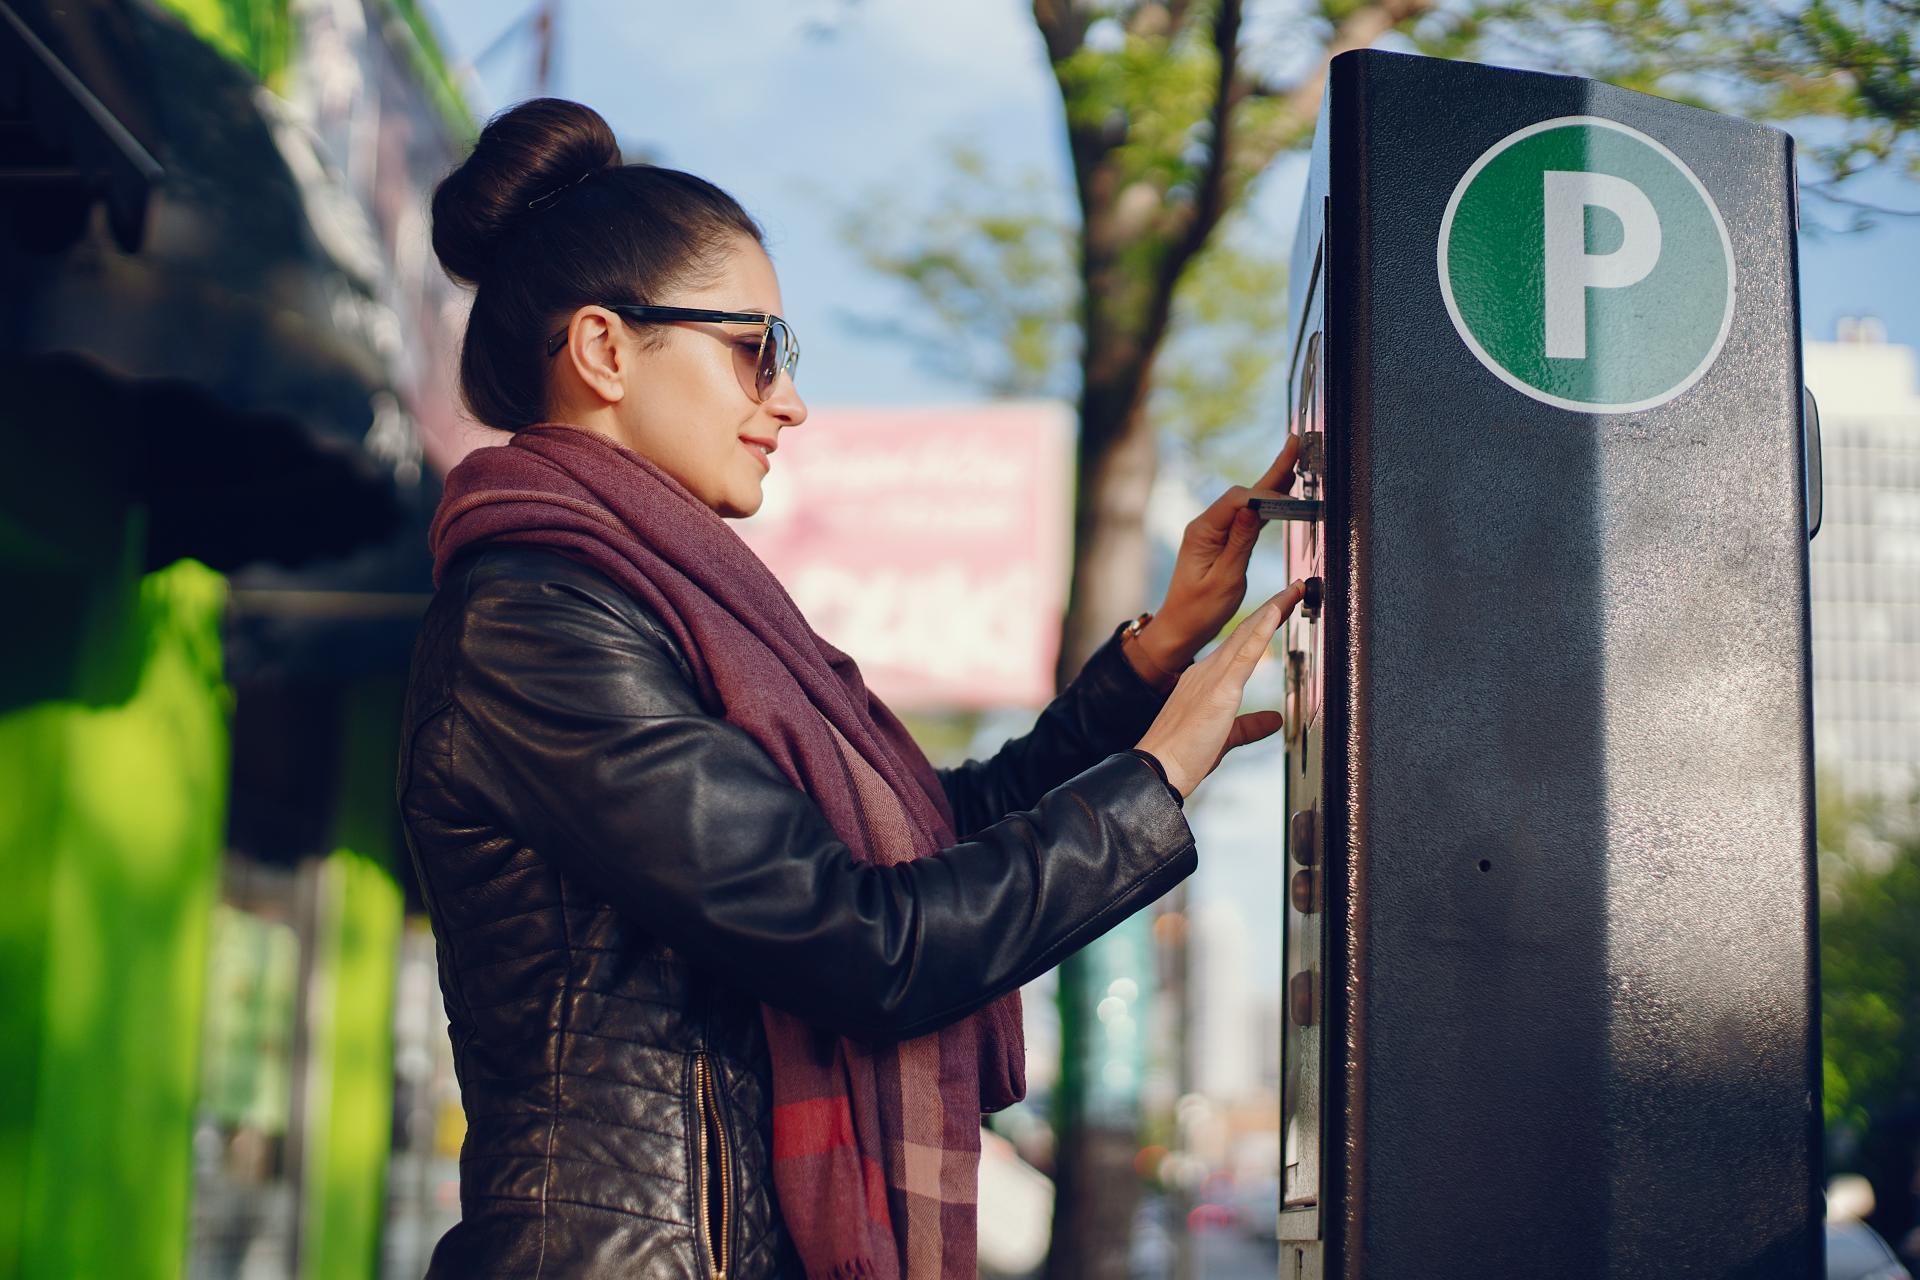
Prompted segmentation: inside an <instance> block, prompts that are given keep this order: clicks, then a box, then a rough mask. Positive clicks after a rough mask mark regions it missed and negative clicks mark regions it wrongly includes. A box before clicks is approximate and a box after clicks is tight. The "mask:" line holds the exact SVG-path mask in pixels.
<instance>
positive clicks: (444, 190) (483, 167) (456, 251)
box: [433, 98, 620, 284]
mask: <svg viewBox="0 0 1920 1280" xmlns="http://www.w3.org/2000/svg"><path fill="white" fill-rule="evenodd" d="M619 163H620V144H619V143H618V142H617V141H616V140H615V138H614V136H613V130H612V128H611V127H609V126H608V124H607V122H606V121H605V120H604V119H602V118H601V115H600V113H599V112H597V111H595V110H594V109H593V108H592V107H588V106H583V105H581V104H580V103H578V102H569V101H568V100H567V99H565V98H531V99H529V100H527V101H526V102H522V103H520V104H519V105H517V106H514V107H509V108H508V109H507V110H505V111H503V112H501V113H500V114H498V115H496V116H494V117H493V118H492V119H491V120H489V121H488V122H487V126H486V128H484V129H482V130H481V131H480V137H479V139H478V141H476V142H475V143H474V144H473V151H472V153H471V154H469V155H468V156H467V158H466V160H465V161H464V162H463V163H462V164H461V165H460V167H459V168H457V169H455V170H454V171H453V172H452V173H449V174H448V175H447V176H446V177H445V178H442V179H441V180H440V185H439V186H437V187H435V188H434V192H433V251H434V253H435V254H436V255H437V256H438V257H439V259H440V265H441V266H442V267H445V268H446V271H447V274H448V275H450V276H452V277H453V278H454V279H455V280H458V281H461V282H462V283H465V284H478V283H479V281H480V278H481V277H482V276H483V275H484V274H485V273H486V269H487V266H488V264H490V263H491V262H493V261H494V260H495V258H496V256H497V254H498V252H499V249H500V245H501V242H502V238H503V237H504V236H506V235H507V234H508V233H509V232H511V231H512V230H513V229H514V227H515V226H516V225H517V224H518V223H519V222H520V220H521V219H522V218H524V217H526V216H527V215H528V214H529V213H533V212H536V211H533V210H529V209H528V208H527V203H528V201H530V200H533V199H535V198H537V197H539V196H541V195H543V194H545V193H547V192H549V191H552V190H554V189H555V188H557V187H562V186H565V185H569V184H571V183H573V182H575V181H576V180H578V179H579V178H580V177H581V175H583V174H587V173H592V172H595V171H597V170H600V169H606V168H610V167H613V166H616V165H618V164H619Z"/></svg>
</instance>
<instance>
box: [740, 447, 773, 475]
mask: <svg viewBox="0 0 1920 1280" xmlns="http://www.w3.org/2000/svg"><path fill="white" fill-rule="evenodd" d="M740 447H741V448H742V449H745V450H746V451H747V452H748V453H750V454H752V455H753V456H754V457H756V458H758V459H759V460H760V466H761V469H762V470H765V471H771V470H773V459H771V458H769V457H768V456H767V455H766V454H764V453H762V452H760V446H759V445H757V444H751V443H749V442H748V441H745V440H742V441H741V442H740Z"/></svg>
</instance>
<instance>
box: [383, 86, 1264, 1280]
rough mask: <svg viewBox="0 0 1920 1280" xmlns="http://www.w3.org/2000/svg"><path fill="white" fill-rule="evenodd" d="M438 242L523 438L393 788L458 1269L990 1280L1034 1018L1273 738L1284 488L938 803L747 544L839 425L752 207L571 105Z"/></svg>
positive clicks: (480, 530) (456, 586) (450, 618)
mask: <svg viewBox="0 0 1920 1280" xmlns="http://www.w3.org/2000/svg"><path fill="white" fill-rule="evenodd" d="M433 243H434V249H435V251H436V252H437V253H438V254H439V256H440V260H441V262H442V264H443V265H444V266H445V267H446V269H447V270H448V272H449V273H450V274H452V275H453V276H454V277H455V278H456V279H458V280H461V281H463V282H466V283H470V284H472V285H474V286H475V290H476V292H475V297H474V303H473V309H472V313H471V316H470V318H469V320H468V328H467V335H466V341H465V346H464V350H463V352H462V358H461V379H462V385H463V390H464V392H465V395H466V398H467V401H468V404H469V406H470V408H471V409H472V411H473V412H474V414H475V415H476V416H477V417H478V418H480V419H481V420H482V421H484V422H488V423H491V424H493V425H496V426H500V427H504V428H507V429H509V430H512V431H514V432H515V435H514V437H513V440H512V442H511V443H510V444H509V445H506V446H502V447H496V448H487V449H480V450H476V451H475V452H474V453H473V454H472V455H470V456H469V457H468V458H467V459H466V460H465V461H463V462H462V463H461V464H460V465H459V466H457V467H455V468H454V469H453V471H452V472H450V473H449V475H448V477H447V485H446V494H445V497H444V499H443V501H442V504H441V507H440V510H439V512H438V513H437V515H436V517H435V520H434V524H433V528H432V531H431V535H430V536H431V542H432V545H433V551H434V559H435V580H436V585H437V587H438V592H437V594H436V596H435V598H434V601H433V604H432V606H431V608H430V609H429V610H428V613H427V616H426V618H425V620H424V623H423V625H422V628H421V632H420V636H419V640H418V642H417V646H416V649H415V654H414V663H413V670H412V674H411V677H410V680H409V687H408V694H407V705H406V712H405V715H406V735H405V739H404V741H405V743H406V746H405V748H404V751H403V755H402V760H401V763H400V773H399V779H398V794H399V800H400V804H401V809H402V813H403V816H404V819H405V823H406V829H407V837H408V845H409V849H410V851H411V854H412V856H413V859H414V864H415V866H416V868H417V870H418V873H419V879H420V884H421V886H422V889H423V891H424V894H425V897H426V901H427V906H428V910H429V912H430V914H431V916H432V920H433V925H434V931H435V936H436V938H437V940H438V946H439V956H440V974H441V984H442V989H443V991H444V992H445V995H446V1003H447V1012H448V1018H449V1022H450V1026H449V1035H450V1036H451V1037H452V1040H453V1047H454V1058H455V1064H456V1067H457V1070H458V1074H459V1079H460V1088H461V1100H462V1102H463V1104H464V1106H465V1108H466V1114H467V1120H468V1126H469V1127H468V1132H467V1138H466V1142H465V1144H464V1146H463V1149H462V1152H461V1187H460V1189H461V1206H462V1212H463V1215H464V1217H463V1219H462V1221H461V1222H460V1224H459V1225H458V1226H456V1227H455V1228H454V1229H453V1230H451V1231H449V1232H448V1233H447V1235H446V1237H445V1238H444V1239H442V1240H441V1242H440V1244H439V1246H438V1248H437V1249H436V1250H435V1253H434V1258H433V1265H432V1269H431V1273H430V1274H432V1275H436V1276H460V1277H469V1276H479V1275H489V1276H492V1275H533V1276H555V1277H559V1276H567V1277H573V1276H645V1277H682V1276H685V1277H692V1276H700V1277H705V1278H709V1280H710V1278H711V1277H717V1276H732V1277H736V1278H738V1280H760V1278H762V1277H776V1276H778V1277H788V1276H791V1277H798V1276H802V1275H804V1276H809V1277H815V1278H816V1280H818V1278H820V1277H832V1278H834V1280H856V1278H859V1280H864V1278H867V1277H910V1278H913V1280H920V1278H923V1277H948V1278H959V1277H966V1278H968V1280H970V1278H971V1277H972V1276H973V1274H974V1213H973V1199H974V1190H975V1185H976V1175H977V1163H978V1154H979V1130H978V1122H979V1115H980V1113H981V1112H982V1111H991V1110H995V1109H998V1108H1000V1107H1004V1106H1006V1105H1008V1104H1009V1103H1011V1102H1013V1101H1015V1100H1017V1099H1018V1098H1019V1097H1020V1096H1021V1094H1022V1092H1023V1091H1024V1087H1025V1084H1024V1079H1023V1076H1022V1057H1021V1054H1022V1047H1021V1043H1020V1030H1019V1028H1020V1023H1019V1004H1018V995H1017V990H1016V989H1017V987H1018V986H1019V984H1021V983H1022V982H1025V981H1026V980H1028V979H1030V978H1032V977H1034V976H1035V975H1036V974H1038V973H1040V972H1042V971H1043V970H1045V969H1046V968H1048V967H1050V966H1052V965H1054V964H1057V963H1058V962H1059V960H1060V959H1061V958H1062V957H1063V956H1065V955H1066V954H1068V953H1069V952H1070V951H1072V950H1073V949H1075V948H1077V947H1079V946H1081V945H1084V944H1085V943H1086V942H1088V941H1089V940H1091V939H1092V938H1094V937H1097V936H1098V935H1099V934H1100V933H1102V932H1103V931H1105V930H1106V929H1108V928H1110V927H1111V926H1113V925H1114V924H1116V923H1118V922H1119V921H1120V920H1121V919H1123V918H1124V917H1125V916H1126V915H1128V914H1129V913H1131V912H1133V911H1135V910H1137V909H1139V908H1140V907H1142V906H1144V905H1146V904H1147V903H1148V902H1150V901H1152V900H1153V899H1154V898H1155V897H1157V896H1158V895H1159V894H1161V893H1163V892H1164V891H1165V890H1166V889H1168V888H1169V887H1171V886H1172V885H1173V884H1175V883H1176V882H1177V881H1178V880H1179V879H1180V878H1181V877H1183V876H1185V875H1186V874H1188V873H1189V872H1190V871H1191V870H1192V869H1193V867H1194V864H1195V853H1194V846H1193V838H1192V834H1191V832H1190V831H1189V830H1188V828H1187V825H1186V822H1185V820H1184V818H1183V817H1182V812H1181V804H1182V802H1183V801H1184V799H1185V798H1186V796H1188V795H1190V794H1191V793H1192V791H1193V788H1194V787H1195V786H1196V785H1197V784H1198V783H1199V782H1200V780H1201V779H1202V778H1204V777H1205V776H1206V775H1207V774H1208V773H1210V772H1211V771H1212V769H1213V767H1214V766H1215V765H1216V764H1217V763H1218V761H1219V759H1220V757H1221V756H1222V755H1223V754H1224V753H1225V751H1226V750H1228V749H1230V748H1231V747H1233V746H1236V745H1239V744H1240V743H1243V742H1250V741H1254V740H1256V739H1258V738H1262V737H1265V736H1267V735H1268V734H1270V733H1272V732H1274V731H1275V730H1276V729H1278V728H1279V727H1280V716H1279V714H1278V713H1276V712H1272V711H1256V712H1252V713H1249V714H1247V715H1238V714H1237V712H1238V708H1239V705H1240V699H1241V694H1242V690H1243V687H1244V685H1245V683H1246V679H1247V676H1248V674H1249V673H1250V672H1251V671H1252V669H1253V667H1254V665H1255V664H1256V663H1257V662H1258V660H1259V658H1260V655H1261V654H1262V653H1263V652H1264V651H1265V648H1266V644H1267V641H1268V640H1269V639H1270V637H1271V636H1272V634H1273V632H1274V630H1275V628H1276V627H1277V626H1278V625H1279V622H1280V620H1281V618H1282V617H1283V616H1284V614H1285V612H1286V611H1287V610H1289V609H1291V607H1292V605H1293V603H1294V601H1295V600H1296V599H1297V598H1298V595H1299V588H1298V585H1297V584H1296V585H1294V586H1292V587H1289V589H1288V590H1287V591H1285V592H1283V593H1281V595H1280V596H1278V597H1276V598H1275V600H1274V601H1273V602H1271V603H1270V604H1269V606H1268V607H1267V608H1265V609H1264V610H1262V611H1260V612H1257V613H1256V614H1255V615H1254V616H1253V617H1251V618H1250V619H1248V620H1247V621H1245V622H1243V623H1242V624H1241V626H1240V627H1239V628H1238V629H1236V630H1235V632H1234V633H1233V635H1232V636H1230V637H1228V638H1227V640H1226V641H1225V642H1224V643H1223V644H1222V645H1220V646H1219V648H1218V649H1217V650H1216V651H1215V652H1213V653H1211V654H1209V655H1208V657H1207V658H1206V659H1204V660H1201V661H1199V662H1193V655H1194V654H1195V653H1196V652H1197V651H1198V649H1199V648H1200V647H1201V646H1202V645H1203V644H1205V643H1206V642H1207V641H1208V640H1209V639H1211V638H1212V636H1213V635H1214V634H1215V633H1216V632H1217V631H1218V630H1219V628H1220V627H1221V625H1222V624H1223V623H1224V622H1225V620H1226V619H1227V618H1228V617H1230V616H1231V614H1232V612H1233V610H1234V609H1235V608H1237V607H1238V605H1239V603H1240V600H1241V598H1242V597H1243V596H1244V594H1245V591H1246V581H1245V566H1246V560H1247V554H1248V552H1249V550H1250V548H1251V545H1252V543H1253V540H1254V538H1255V536H1256V535H1257V532H1258V528H1257V525H1255V524H1254V523H1253V522H1252V521H1251V518H1250V517H1247V518H1246V519H1245V522H1244V523H1236V522H1235V513H1236V511H1238V510H1239V509H1241V508H1244V507H1245V499H1246V498H1247V497H1248V496H1250V495H1252V494H1256V493H1258V494H1264V495H1269V496H1277V495H1278V490H1275V489H1270V488H1245V487H1238V486H1236V487H1235V488H1234V489H1233V490H1231V491H1229V492H1228V493H1227V494H1225V495H1223V496H1222V498H1221V499H1220V501H1219V502H1218V503H1215V504H1214V506H1213V507H1212V508H1210V509H1209V511H1208V512H1207V513H1205V514H1204V515H1202V516H1201V517H1200V518H1198V519H1196V520H1195V522H1194V523H1193V525H1191V526H1190V527H1189V532H1188V537H1187V540H1186V544H1185V545H1184V546H1183V547H1182V550H1181V556H1180V563H1179V568H1178V570H1177V571H1176V574H1175V586H1174V589H1173V590H1172V591H1170V592H1169V595H1168V599H1167V603H1166V604H1165V605H1164V606H1163V608H1162V609H1161V610H1160V611H1159V612H1158V613H1157V614H1156V615H1153V617H1152V618H1151V620H1150V621H1148V622H1147V624H1146V625H1145V626H1144V627H1135V628H1132V630H1131V633H1129V634H1125V635H1123V634H1122V631H1123V628H1121V627H1116V628H1115V632H1114V635H1113V637H1112V638H1110V639H1109V640H1108V642H1107V643H1106V644H1104V645H1103V646H1102V647H1101V649H1100V651H1099V652H1097V653H1096V654H1095V655H1094V656H1093V657H1092V658H1091V659H1090V660H1089V661H1088V663H1087V664H1086V668H1085V669H1084V670H1083V671H1082V672H1081V673H1080V675H1079V676H1078V677H1077V678H1076V679H1075V681H1074V682H1073V685H1072V686H1071V687H1070V688H1068V689H1067V690H1066V691H1065V692H1064V693H1062V694H1061V695H1060V697H1059V698H1058V699H1056V700H1055V701H1054V702H1053V703H1052V704H1051V705H1050V706H1049V707H1048V708H1047V709H1046V711H1045V712H1044V713H1043V714H1042V715H1041V717H1040V720H1039V722H1038V724H1037V725H1036V726H1035V728H1034V730H1033V732H1032V733H1030V734H1028V735H1026V736H1025V737H1023V738H1020V739H1016V740H1014V741H1012V742H1009V743H1008V744H1007V745H1006V746H1005V747H1004V748H1002V750H1001V751H1000V752H999V753H998V754H996V755H995V756H994V757H993V758H992V759H991V760H989V761H985V762H979V761H968V762H967V763H966V764H965V765H963V766H961V767H959V768H957V769H952V770H935V769H933V768H932V767H931V766H930V765H929V764H928V763H927V761H926V758H925V757H924V756H923V755H922V754H921V753H920V751H919V750H918V748H916V747H915V746H914V745H913V742H912V739H911V738H909V737H908V736H907V734H906V732H905V730H904V729H903V728H902V727H901V725H900V722H899V721H898V720H897V719H896V718H895V717H894V716H893V715H892V713H891V712H890V711H888V709H887V708H886V707H885V706H884V704H882V703H881V702H880V701H879V700H878V699H875V698H873V697H872V696H871V695H869V694H868V693H867V691H866V689H865V687H864V685H863V684H862V682H861V679H860V674H859V671H858V670H857V669H856V667H855V666H854V664H853V662H852V661H851V660H850V659H848V658H847V657H846V656H845V655H844V654H842V653H841V652H840V651H839V650H838V649H836V648H834V647H833V646H832V645H831V644H829V643H828V642H827V641H825V640H824V639H821V638H820V637H819V636H817V635H815V634H814V633H813V631H812V629H811V628H810V627H808V626H807V624H806V622H805V621H804V619H802V618H801V616H800V614H799V611H798V610H797V609H796V608H795V607H794V605H793V602H792V600H791V599H790V598H789V597H788V596H787V594H786V593H785V592H784V591H783V590H781V589H780V587H779V585H778V583H777V582H775V581H774V579H773V578H772V576H771V575H770V574H769V573H768V572H767V570H766V568H765V566H764V565H763V564H761V562H760V561H759V560H758V559H757V558H756V557H754V556H753V554H752V553H751V552H750V551H749V550H748V549H747V547H746V544H745V543H743V542H742V541H741V540H740V539H739V538H738V536H737V535H735V534H734V533H733V532H732V530H731V529H730V528H729V527H728V526H727V525H726V523H725V518H726V517H739V516H746V515H751V514H752V513H753V512H754V511H755V510H757V509H758V507H759V505H760V501H761V489H760V486H761V481H762V478H763V477H764V476H765V475H766V473H767V470H768V467H769V465H770V458H771V456H772V455H773V453H774V452H775V451H776V450H777V449H778V448H779V447H780V446H781V445H782V443H783V442H784V441H783V437H784V435H785V432H786V431H787V429H789V428H791V427H796V426H799V425H800V424H801V423H802V422H804V421H805V420H806V408H805V406H804V405H803V404H802V403H801V401H800V397H799V394H798V392H797V391H796V390H795V388H794V384H793V378H792V373H793V367H794V361H795V360H796V359H797V356H798V348H797V346H796V345H795V344H794V342H793V339H792V336H791V333H790V332H789V331H788V329H787V326H786V325H785V323H784V322H783V321H781V320H780V319H779V318H778V316H779V313H780V311H781V305H782V304H781V298H780V290H779V284H778V281H777V280H776V278H775V276H774V272H773V267H772V265H771V263H769V261H768V260H767V256H766V253H765V251H764V249H763V247H762V245H761V238H760V232H759V229H758V227H757V226H756V225H755V224H754V222H753V221H752V219H751V218H749V217H748V216H747V214H746V213H745V212H744V211H742V210H741V208H740V206H739V205H738V204H736V203H735V202H734V201H733V200H732V199H731V198H730V197H728V196H727V195H726V194H725V193H723V192H721V191H719V190H718V189H717V188H715V187H713V186H711V185H710V184H708V183H706V182H703V181H701V180H700V179H698V178H695V177H692V176H691V175H688V174H684V173H678V172H675V171H673V170H668V169H661V168H656V167H652V166H646V165H622V164H621V163H620V160H619V153H618V150H617V148H616V146H615V143H614V138H613V135H612V133H611V132H610V131H609V130H608V128H607V126H606V124H605V122H604V121H602V120H601V119H600V117H599V116H598V115H596V114H595V113H593V112H592V111H590V110H588V109H587V108H585V107H583V106H580V105H578V104H575V103H569V102H563V101H559V100H555V99H540V100H536V101H532V102H528V103H525V104H523V105H521V106H519V107H516V108H514V109H512V110H510V111H508V112H506V113H505V114H504V115H502V116H500V117H498V118H496V119H494V120H493V121H492V122H490V123H489V125H488V126H487V128H486V130H485V131H484V132H483V133H482V134H481V136H480V138H479V140H478V142H477V143H476V145H475V147H474V151H473V154H472V155H471V156H470V157H469V158H468V159H467V160H466V162H465V163H464V164H463V165H462V166H461V167H460V168H459V169H458V170H456V171H455V172H454V173H452V174H451V175H449V176H448V177H447V178H446V179H445V181H443V182H442V183H441V185H440V187H439V189H438V190H437V191H436V192H435V195H434V202H433ZM1292 466H1293V454H1292V451H1291V450H1288V451H1284V452H1283V453H1282V454H1281V457H1280V459H1279V460H1278V461H1277V462H1276V463H1275V466H1274V468H1273V470H1272V471H1270V472H1269V476H1268V483H1276V482H1278V481H1280V480H1281V478H1282V477H1283V476H1285V475H1286V474H1287V473H1289V472H1290V471H1291V470H1292ZM1182 668H1184V670H1182Z"/></svg>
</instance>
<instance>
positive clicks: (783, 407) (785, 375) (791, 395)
mask: <svg viewBox="0 0 1920 1280" xmlns="http://www.w3.org/2000/svg"><path fill="white" fill-rule="evenodd" d="M767 412H768V413H770V414H772V415H773V416H774V417H776V418H778V419H780V421H782V422H784V423H786V424H787V425H788V426H790V427H797V426H799V425H800V424H801V423H803V422H805V421H806V420H807V405H806V401H804V400H802V399H801V398H800V389H799V388H798V387H796V386H794V385H793V375H792V374H791V373H789V372H787V371H786V370H784V369H783V370H781V371H780V376H779V377H778V378H776V379H774V383H773V394H772V395H770V396H768V397H767Z"/></svg>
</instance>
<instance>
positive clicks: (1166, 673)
mask: <svg viewBox="0 0 1920 1280" xmlns="http://www.w3.org/2000/svg"><path fill="white" fill-rule="evenodd" d="M1144 634H1146V633H1145V632H1144V631H1141V632H1139V633H1135V632H1131V631H1130V632H1127V633H1125V634H1123V635H1122V636H1121V637H1120V652H1121V653H1123V654H1125V655H1126V659H1127V664H1128V665H1129V666H1131V667H1132V668H1133V670H1134V674H1136V675H1138V676H1139V677H1140V678H1141V679H1142V680H1144V681H1146V682H1147V684H1148V685H1150V686H1152V688H1153V689H1154V690H1155V692H1158V693H1171V692H1172V691H1173V686H1174V685H1175V684H1177V683H1178V682H1179V680H1180V673H1179V672H1178V671H1170V670H1168V669H1166V668H1165V667H1162V666H1161V665H1160V664H1159V663H1158V662H1156V661H1155V660H1154V658H1153V656H1152V655H1151V654H1150V653H1148V652H1147V648H1146V645H1145V644H1144V643H1143V642H1142V640H1141V638H1140V637H1141V636H1142V635H1144Z"/></svg>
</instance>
